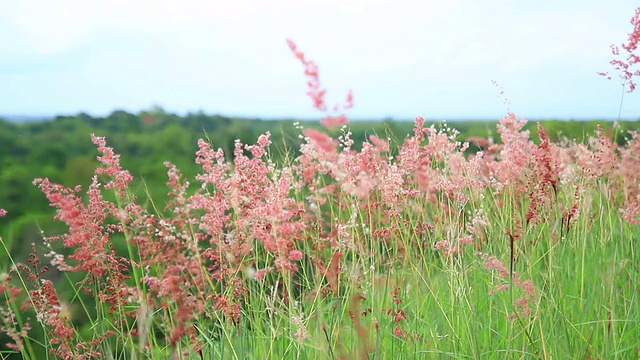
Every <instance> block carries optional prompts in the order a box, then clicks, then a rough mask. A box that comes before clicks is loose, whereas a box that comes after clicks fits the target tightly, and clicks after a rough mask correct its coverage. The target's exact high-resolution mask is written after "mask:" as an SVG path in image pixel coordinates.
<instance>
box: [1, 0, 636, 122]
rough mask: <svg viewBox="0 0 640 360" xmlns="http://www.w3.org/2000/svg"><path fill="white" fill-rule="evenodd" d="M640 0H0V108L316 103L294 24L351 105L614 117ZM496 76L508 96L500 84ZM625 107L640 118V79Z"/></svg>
mask: <svg viewBox="0 0 640 360" xmlns="http://www.w3.org/2000/svg"><path fill="white" fill-rule="evenodd" d="M638 5H639V4H638V1H637V0H613V1H612V0H609V1H605V0H597V1H596V0H553V1H551V0H535V1H533V0H531V1H527V0H482V1H479V0H464V1H463V0H447V1H445V0H433V1H432V0H422V1H408V0H388V1H387V0H313V1H311V0H244V1H239V0H222V1H221V0H209V1H195V0H180V1H178V0H138V1H130V0H110V1H91V0H82V1H72V0H43V1H36V0H0V114H13V115H58V114H77V113H79V112H81V111H84V112H88V113H89V114H92V115H95V116H102V115H106V114H108V113H110V112H111V111H112V110H114V109H124V110H127V111H131V112H138V111H140V110H143V109H148V108H150V107H151V106H152V105H154V104H157V105H160V106H162V107H164V108H165V109H166V110H168V111H172V112H177V113H179V114H184V113H186V112H188V111H198V110H204V111H205V112H207V113H220V114H224V115H239V116H258V117H267V118H277V117H320V116H321V114H319V113H318V112H317V111H315V110H314V109H313V107H312V103H311V101H310V100H309V99H308V98H307V97H306V95H305V92H306V85H305V84H306V79H305V78H304V75H303V68H302V65H301V64H300V63H298V62H297V61H296V59H295V58H294V57H293V56H292V54H291V53H290V51H289V49H288V47H287V45H286V41H285V40H286V39H287V38H291V39H293V40H295V41H296V42H297V43H298V46H299V47H300V49H302V50H303V51H304V52H305V53H306V54H307V56H308V57H309V58H311V59H313V60H315V61H316V62H317V63H318V65H319V66H320V75H321V81H322V84H323V86H324V87H326V88H327V89H328V95H327V100H328V102H330V103H333V102H335V101H340V100H342V99H343V98H344V96H345V94H346V92H347V91H348V90H349V89H352V90H353V93H354V102H355V107H354V108H353V109H352V110H351V111H350V112H349V115H350V116H351V117H352V118H382V117H388V116H391V117H394V118H404V119H410V118H414V117H416V116H425V117H427V118H430V119H432V118H438V119H459V118H483V119H495V118H499V117H501V116H502V115H504V114H505V113H506V112H507V110H508V109H509V110H511V111H513V112H515V113H517V114H519V115H521V116H523V117H527V118H529V119H541V118H564V119H569V118H602V117H605V118H616V117H617V114H618V106H619V102H620V94H621V83H620V81H619V80H618V79H616V78H614V79H613V80H611V81H607V80H605V79H604V78H603V77H601V76H598V75H597V74H596V73H597V72H598V71H604V70H609V69H610V65H609V64H608V61H609V60H610V59H611V54H610V50H609V45H610V44H611V43H617V44H619V43H621V42H623V41H624V40H625V39H626V38H627V34H628V33H629V32H630V31H631V25H630V24H629V20H630V19H631V16H632V15H633V12H634V9H635V8H636V7H637V6H638ZM492 80H495V81H497V82H498V83H499V84H500V85H501V87H502V88H503V90H504V94H505V95H504V96H505V97H506V98H508V99H509V100H510V103H511V104H510V105H505V104H504V102H503V101H502V100H501V99H500V98H499V96H498V95H499V93H500V90H499V89H498V88H496V86H494V85H493V84H492ZM622 117H623V118H630V119H637V118H640V91H637V92H636V93H633V94H625V97H624V102H623V109H622Z"/></svg>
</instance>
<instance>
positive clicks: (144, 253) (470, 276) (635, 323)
mask: <svg viewBox="0 0 640 360" xmlns="http://www.w3.org/2000/svg"><path fill="white" fill-rule="evenodd" d="M639 14H640V9H639ZM290 46H291V49H292V50H293V51H294V54H295V55H296V57H297V58H298V59H299V60H301V61H302V63H303V64H304V65H305V67H306V72H305V73H306V75H307V76H309V77H310V82H309V84H310V90H309V95H310V96H311V97H312V98H313V99H314V104H315V106H316V107H317V108H318V109H319V110H321V111H326V106H325V105H324V103H323V98H322V96H323V92H322V91H321V89H320V88H319V81H315V80H317V79H315V78H314V76H317V72H315V73H314V72H313V71H312V70H313V69H314V66H315V64H313V63H312V62H310V61H308V60H307V59H306V58H305V57H304V55H303V54H302V53H301V52H299V51H298V50H297V48H296V47H295V44H293V43H290ZM316 85H317V86H316ZM314 86H315V87H314ZM351 101H352V98H351V96H350V95H348V96H347V101H346V103H345V105H344V106H343V108H344V109H347V108H349V107H350V106H351ZM346 120H347V119H346V117H342V116H328V117H326V118H325V120H324V121H323V124H324V125H325V126H327V127H328V128H333V129H336V130H337V133H338V134H339V135H338V136H330V135H329V133H328V132H325V131H324V130H318V129H317V128H313V129H311V128H305V127H304V126H302V125H300V124H296V125H295V126H296V131H298V133H299V136H300V139H301V141H302V145H301V147H300V149H299V150H300V151H299V154H300V155H299V156H295V157H294V156H291V157H290V158H286V159H285V160H284V161H281V162H279V164H280V163H282V164H283V165H277V166H276V165H275V163H274V161H273V159H272V158H271V155H270V148H271V146H273V145H272V144H271V140H270V134H269V133H266V134H263V135H261V136H260V137H259V138H258V139H257V140H256V142H255V144H253V145H251V144H243V143H241V142H240V141H237V142H236V143H235V150H234V153H233V156H232V161H229V160H227V159H228V157H227V156H226V155H225V154H224V153H223V151H222V150H216V149H213V148H212V146H211V143H210V142H209V141H206V140H200V141H199V142H198V148H199V150H198V151H197V153H196V163H198V164H199V166H200V167H201V170H200V171H199V173H198V175H196V176H195V177H194V178H188V179H187V178H185V177H183V176H182V175H181V173H180V171H179V169H178V168H177V167H176V166H174V165H173V164H171V163H166V164H165V165H166V167H167V179H168V180H167V192H168V195H169V199H170V200H169V201H168V202H166V203H162V204H161V203H156V202H154V201H153V198H152V197H150V198H136V197H135V196H134V195H133V193H132V192H131V191H130V190H131V189H130V184H131V182H132V181H133V176H132V175H131V174H130V173H129V171H127V170H126V169H124V168H122V167H121V165H120V158H119V155H117V154H115V153H114V151H113V149H112V148H111V147H109V146H108V144H107V139H105V138H102V137H97V136H92V140H93V142H94V144H95V145H96V146H97V149H98V151H99V152H100V154H101V155H100V156H99V157H98V160H99V162H100V166H99V167H98V168H97V169H96V170H95V175H94V177H93V178H92V181H91V185H90V186H89V187H88V188H86V189H81V188H80V187H78V188H73V189H71V188H66V187H64V186H62V185H58V184H55V183H53V182H51V181H50V180H49V179H47V178H41V179H36V180H35V181H34V184H35V185H37V186H38V187H39V188H40V189H41V190H42V192H43V193H44V195H45V196H46V197H47V199H48V201H49V203H50V204H51V206H52V207H54V208H55V209H56V211H57V215H56V220H58V221H60V222H62V223H64V224H66V229H65V230H64V231H62V232H61V233H60V234H48V233H45V234H42V236H43V241H42V242H39V243H37V244H33V254H32V255H31V257H30V258H29V260H28V261H26V262H25V263H17V262H14V259H13V258H12V257H11V255H10V254H11V249H12V247H14V246H16V244H13V241H12V238H11V237H7V238H4V239H2V241H0V254H1V255H2V257H0V258H4V259H8V260H7V264H4V265H6V270H5V272H2V273H0V293H2V294H3V296H2V298H1V299H0V333H2V336H3V338H0V340H3V341H2V342H1V344H0V358H11V359H13V358H16V359H20V358H22V359H43V358H62V359H89V358H106V359H144V358H151V359H169V358H173V359H430V358H435V359H439V358H441V359H452V358H453V359H536V358H543V359H638V358H640V256H639V254H638V251H639V250H640V227H639V225H640V134H638V133H636V132H629V133H628V134H625V136H627V141H626V142H625V145H624V146H620V145H618V143H617V142H616V141H613V140H615V136H616V135H617V134H613V135H611V134H607V133H605V131H604V130H603V129H602V127H599V128H598V130H597V131H596V132H595V133H594V134H592V135H591V137H590V138H589V139H588V141H586V143H578V142H572V141H568V140H564V141H561V142H553V141H551V140H550V138H549V136H548V135H547V132H546V131H545V129H544V128H543V127H542V126H540V125H538V127H537V131H536V134H537V138H536V139H532V138H531V136H530V133H529V131H528V130H524V128H523V127H524V126H525V124H526V121H525V120H523V119H519V118H518V117H517V116H516V115H515V114H512V113H510V114H508V115H507V116H505V117H504V118H503V119H502V120H501V121H500V122H499V124H498V126H497V129H496V131H497V133H498V134H499V137H500V141H499V142H496V143H494V142H493V141H489V140H486V141H485V142H484V143H483V144H482V146H481V151H479V152H476V153H472V154H469V153H468V152H467V151H466V150H467V147H468V146H469V144H468V143H466V142H462V141H459V137H458V133H457V132H456V130H454V129H450V128H448V127H447V126H446V125H440V126H438V127H436V126H427V125H426V124H425V122H424V119H422V118H417V119H416V120H415V127H414V131H413V133H412V134H410V135H408V136H407V137H406V138H404V139H384V138H379V137H377V136H370V137H369V138H368V139H367V141H365V142H364V143H363V144H362V146H354V140H352V137H351V133H350V131H349V127H348V125H346ZM480 140H481V139H478V141H479V142H480ZM534 140H535V141H534ZM392 141H397V145H398V146H397V147H396V146H393V147H390V142H392ZM356 148H357V149H358V150H354V149H356ZM391 148H394V149H397V151H393V152H392V151H391V150H390V149H391ZM227 155H228V154H227ZM3 215H5V212H4V211H3V210H0V216H3Z"/></svg>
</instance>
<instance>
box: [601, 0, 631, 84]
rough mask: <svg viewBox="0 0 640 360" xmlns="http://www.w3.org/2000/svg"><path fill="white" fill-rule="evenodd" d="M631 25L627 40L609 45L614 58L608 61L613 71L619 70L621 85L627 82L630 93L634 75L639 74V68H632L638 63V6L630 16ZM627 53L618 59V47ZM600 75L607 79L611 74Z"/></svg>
mask: <svg viewBox="0 0 640 360" xmlns="http://www.w3.org/2000/svg"><path fill="white" fill-rule="evenodd" d="M631 26H632V27H633V28H632V30H631V32H630V33H629V35H628V37H627V41H626V42H625V43H623V44H620V45H611V54H612V55H613V56H615V58H614V59H613V60H611V61H609V64H611V65H612V66H613V68H614V70H615V71H617V72H619V76H620V79H621V80H622V83H623V85H626V84H628V85H629V89H628V90H627V92H629V93H632V92H633V91H634V90H635V89H636V86H637V84H636V82H635V79H634V78H635V77H637V76H640V69H634V68H635V66H637V65H638V64H640V53H638V44H639V43H640V7H638V8H637V9H636V11H635V14H634V15H633V17H632V18H631ZM621 48H622V50H624V51H625V52H626V53H627V56H626V58H624V59H620V58H619V56H620V53H621V51H620V49H621ZM598 74H599V75H601V76H604V77H606V78H607V79H608V80H610V79H611V76H610V75H609V73H608V72H599V73H598Z"/></svg>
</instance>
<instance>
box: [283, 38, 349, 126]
mask: <svg viewBox="0 0 640 360" xmlns="http://www.w3.org/2000/svg"><path fill="white" fill-rule="evenodd" d="M287 44H288V45H289V49H291V52H293V54H294V55H295V57H296V59H298V60H299V61H300V62H301V63H302V65H304V67H305V70H304V74H305V75H306V76H307V79H308V81H307V88H308V90H307V95H309V97H310V98H311V100H312V101H313V107H315V108H316V109H318V110H320V111H321V112H323V113H326V112H327V110H328V109H327V103H326V101H325V95H326V94H327V90H326V89H323V88H322V87H321V85H320V74H319V71H318V65H317V64H316V63H315V62H314V61H312V60H309V59H307V58H306V56H305V55H304V52H302V51H300V50H299V49H298V46H297V45H296V43H295V42H293V40H291V39H287ZM352 107H353V93H352V92H351V90H349V92H348V93H347V97H346V99H345V103H344V104H342V105H340V104H335V105H334V106H333V111H334V112H339V111H340V109H342V110H348V109H351V108H352ZM321 122H322V124H323V125H324V126H326V127H328V128H330V129H333V128H335V127H338V126H342V125H344V124H346V123H347V122H349V118H348V117H347V116H346V115H344V114H341V115H337V116H333V115H330V114H327V116H325V118H324V119H322V121H321Z"/></svg>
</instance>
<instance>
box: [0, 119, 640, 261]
mask: <svg viewBox="0 0 640 360" xmlns="http://www.w3.org/2000/svg"><path fill="white" fill-rule="evenodd" d="M497 120H498V119H496V121H454V122H451V123H449V124H448V126H449V127H451V128H454V129H456V130H458V131H459V132H460V134H459V135H458V139H459V140H460V141H465V140H467V139H469V138H477V137H484V138H493V139H494V141H496V142H498V139H499V137H498V136H497V135H498V134H497V133H496V124H497ZM294 122H296V120H295V119H288V120H268V121H265V120H260V119H247V118H233V117H225V116H220V115H207V114H204V113H202V112H197V113H190V114H188V115H186V116H178V115H176V114H171V113H167V112H165V111H164V110H163V109H162V108H159V107H155V108H153V109H151V110H149V111H143V112H140V113H139V114H131V113H128V112H126V111H114V112H112V113H111V114H110V115H109V116H107V117H92V116H90V115H87V114H84V113H80V114H78V115H75V116H58V117H56V118H54V119H53V120H50V121H37V122H34V121H26V122H10V121H8V120H6V119H2V118H0V208H4V209H6V210H7V211H8V214H7V216H6V217H4V218H0V235H2V236H3V238H5V239H12V242H13V243H14V245H18V244H20V245H18V247H23V246H26V247H28V246H29V245H28V244H30V243H31V242H36V243H37V242H38V240H39V239H40V238H41V237H42V235H41V230H42V231H44V232H45V233H46V235H52V234H51V232H55V228H56V226H57V227H59V226H61V225H59V224H57V225H56V224H55V223H53V222H52V220H51V218H52V215H53V211H52V209H50V208H49V206H48V202H47V200H46V199H45V196H44V195H43V194H42V193H41V192H40V191H39V190H38V189H37V188H36V187H35V186H34V185H33V184H32V182H33V179H34V178H39V177H48V178H49V179H51V180H52V181H53V182H56V183H60V184H63V185H65V186H67V187H74V186H76V185H81V186H82V187H83V190H86V186H87V185H88V184H89V183H90V182H91V177H92V175H93V171H94V169H95V167H96V166H97V161H96V156H97V155H98V152H97V150H96V147H95V145H94V144H93V143H92V142H91V136H90V135H91V134H92V133H95V134H96V135H98V136H105V137H106V138H107V143H108V145H109V146H111V147H113V148H114V149H115V151H116V152H117V153H119V154H121V155H122V157H121V163H122V165H123V166H124V167H125V168H126V169H128V170H129V171H130V172H131V174H132V175H133V176H134V177H135V182H134V184H133V190H134V192H135V193H136V195H137V196H138V197H141V198H143V199H149V201H153V205H155V206H157V207H158V209H162V208H164V204H163V203H164V199H165V196H166V195H165V194H166V192H167V190H166V187H165V186H164V184H165V182H166V168H165V166H164V162H165V161H170V162H172V163H174V164H175V165H177V166H178V168H179V169H180V170H181V171H182V172H183V173H184V174H185V175H186V176H187V178H193V176H194V175H195V174H197V173H198V171H199V169H198V166H197V165H196V163H195V161H194V159H195V151H196V150H197V144H196V143H197V140H198V139H200V138H203V139H207V140H208V141H209V142H210V143H211V144H212V145H213V147H214V148H222V149H223V150H224V151H225V154H226V156H227V157H230V155H232V152H233V147H234V143H235V141H236V140H239V141H241V142H243V143H245V144H252V143H254V142H255V141H256V139H257V137H258V136H259V135H260V134H262V133H265V132H267V131H270V132H271V134H272V136H271V140H272V142H273V145H272V146H271V154H270V156H271V157H272V159H273V161H274V162H276V163H282V162H287V161H294V159H295V158H296V156H297V154H298V153H297V149H299V146H300V144H301V142H302V140H301V139H300V136H299V135H300V134H301V131H300V129H297V128H296V126H294ZM299 122H300V125H302V126H303V127H305V128H321V125H320V124H319V122H317V121H299ZM428 123H429V119H427V124H428ZM432 123H433V122H432ZM541 124H542V126H543V127H544V128H545V129H546V130H547V131H548V133H549V134H550V136H551V138H552V140H560V139H562V138H564V137H566V138H567V139H571V140H576V141H583V139H585V137H586V136H589V135H593V134H594V133H595V129H596V126H597V124H602V125H603V127H604V128H605V130H606V131H608V134H609V136H611V137H613V138H615V141H616V142H617V143H619V144H623V143H624V142H625V139H626V138H627V137H628V133H627V130H638V129H640V120H639V121H624V122H623V121H621V122H620V123H619V126H618V127H617V128H614V127H613V123H612V122H607V121H597V120H594V121H559V120H546V121H541ZM435 126H436V127H438V126H443V124H442V123H439V122H438V123H435ZM527 128H528V129H529V130H530V131H531V138H532V139H534V140H536V139H537V131H536V122H535V121H530V122H529V123H528V125H527ZM347 130H348V131H351V132H352V138H353V139H354V140H355V146H354V147H355V148H356V149H357V148H359V147H360V146H361V144H362V142H363V141H365V140H366V139H368V137H369V135H372V134H376V135H378V136H381V137H385V138H391V139H392V141H391V144H392V151H393V144H397V143H398V141H399V142H402V140H403V138H404V137H405V136H406V135H407V134H408V133H410V132H412V131H413V122H410V121H393V120H391V119H386V120H379V121H354V122H351V123H350V124H349V125H348V128H347ZM331 134H332V135H333V136H338V135H339V134H340V130H336V131H333V132H331ZM478 150H479V147H478V146H477V144H476V143H474V142H472V143H471V145H470V147H469V150H468V151H469V152H474V151H478ZM149 195H150V196H149ZM149 204H150V205H151V202H149ZM14 250H16V249H15V246H14ZM23 250H26V249H23ZM20 252H22V251H20ZM0 260H1V259H0Z"/></svg>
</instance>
